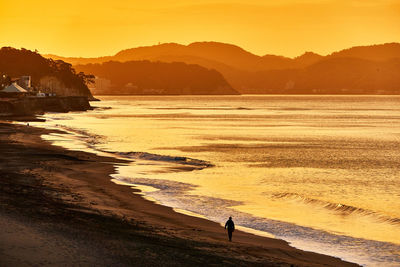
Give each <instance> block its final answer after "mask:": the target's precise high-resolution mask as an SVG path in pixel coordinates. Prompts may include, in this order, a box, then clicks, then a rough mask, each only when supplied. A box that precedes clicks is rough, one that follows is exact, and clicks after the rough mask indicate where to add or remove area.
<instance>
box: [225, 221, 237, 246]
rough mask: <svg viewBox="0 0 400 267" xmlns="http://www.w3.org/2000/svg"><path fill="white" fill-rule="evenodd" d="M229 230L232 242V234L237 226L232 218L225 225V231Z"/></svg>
mask: <svg viewBox="0 0 400 267" xmlns="http://www.w3.org/2000/svg"><path fill="white" fill-rule="evenodd" d="M227 228H228V237H229V241H231V242H232V233H233V231H235V224H234V223H233V221H232V217H229V220H227V221H226V223H225V229H227Z"/></svg>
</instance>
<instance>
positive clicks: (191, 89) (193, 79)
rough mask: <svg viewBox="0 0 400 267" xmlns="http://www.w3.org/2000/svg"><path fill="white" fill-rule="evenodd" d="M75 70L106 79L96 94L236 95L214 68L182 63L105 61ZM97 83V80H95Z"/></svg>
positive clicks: (77, 67)
mask: <svg viewBox="0 0 400 267" xmlns="http://www.w3.org/2000/svg"><path fill="white" fill-rule="evenodd" d="M75 67H76V69H77V70H78V71H82V72H85V73H92V74H94V75H96V76H97V77H100V78H101V79H103V80H104V79H105V80H108V81H109V83H110V84H109V85H108V86H102V87H101V88H100V91H98V92H97V94H132V95H146V94H161V95H232V94H238V92H237V91H235V90H234V89H233V88H232V87H231V86H230V85H229V84H228V82H227V81H226V80H225V78H224V77H223V76H222V75H221V74H220V73H219V72H217V71H215V70H209V69H206V68H204V67H201V66H199V65H188V64H185V63H180V62H175V63H165V62H150V61H128V62H117V61H108V62H104V63H100V64H99V63H96V64H86V65H76V66H75ZM99 82H101V81H99Z"/></svg>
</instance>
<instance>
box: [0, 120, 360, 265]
mask: <svg viewBox="0 0 400 267" xmlns="http://www.w3.org/2000/svg"><path fill="white" fill-rule="evenodd" d="M46 132H49V131H48V130H44V129H38V128H34V127H29V126H24V125H15V124H10V123H6V122H1V123H0V157H1V160H0V199H1V201H0V227H1V228H2V231H1V232H0V265H1V266H13V265H14V266H27V265H41V266H43V265H44V266H45V265H52V266H55V265H57V266H59V265H63V266H71V265H83V266H93V265H96V266H133V265H134V266H161V265H162V266H170V265H201V264H205V265H262V266H292V265H293V266H357V265H355V264H352V263H347V262H344V261H341V260H340V259H338V258H334V257H330V256H325V255H321V254H316V253H311V252H305V251H302V250H298V249H295V248H292V247H290V246H289V245H288V244H287V242H285V241H283V240H279V239H272V238H266V237H260V236H256V235H252V234H249V233H245V232H241V231H235V232H234V236H233V241H234V242H232V243H230V242H228V241H227V234H226V232H225V231H224V229H223V227H221V226H220V225H219V224H217V223H214V222H211V221H208V220H205V219H201V218H196V217H191V216H187V215H184V214H180V213H176V212H174V211H173V210H172V209H171V208H169V207H165V206H161V205H157V204H154V203H153V202H150V201H148V200H145V199H143V198H142V197H140V196H139V195H136V194H133V193H132V192H133V190H132V189H131V188H130V187H127V186H122V185H117V184H114V183H112V182H111V181H110V176H109V175H110V174H112V173H113V172H114V165H115V164H123V163H124V162H122V161H120V160H117V159H114V158H107V157H100V156H97V155H94V154H90V153H86V152H76V151H67V150H65V149H63V148H60V147H55V146H52V145H51V144H50V143H48V142H45V141H43V140H41V138H40V135H41V134H43V133H46Z"/></svg>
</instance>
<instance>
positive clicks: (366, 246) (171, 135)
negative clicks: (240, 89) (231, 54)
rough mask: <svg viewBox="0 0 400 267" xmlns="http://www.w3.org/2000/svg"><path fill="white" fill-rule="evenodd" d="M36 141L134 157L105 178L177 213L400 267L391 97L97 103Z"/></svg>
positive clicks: (398, 159)
mask: <svg viewBox="0 0 400 267" xmlns="http://www.w3.org/2000/svg"><path fill="white" fill-rule="evenodd" d="M99 98H100V99H101V101H100V102H92V105H93V106H95V107H96V109H94V110H92V111H88V112H71V113H48V114H46V115H43V117H44V118H45V119H46V122H44V123H43V122H36V123H32V124H34V125H36V126H40V127H46V128H58V129H63V130H65V131H67V132H68V133H69V134H59V133H57V134H56V133H54V134H51V135H44V136H43V138H44V139H46V140H50V141H52V142H53V143H54V144H55V145H60V146H63V147H66V148H68V149H76V150H85V151H89V152H95V153H98V154H107V155H112V156H115V157H121V158H126V159H130V160H131V163H130V164H127V165H122V166H117V170H116V173H115V174H114V175H113V179H112V181H113V182H116V183H123V184H126V185H127V186H135V187H137V188H139V189H141V190H142V192H141V194H142V195H143V197H145V198H147V199H150V200H152V201H155V202H157V203H160V204H162V205H166V206H170V207H173V208H174V209H175V210H176V211H177V212H182V213H186V214H189V215H192V216H200V217H205V218H207V219H209V220H212V221H216V222H219V223H224V222H225V221H226V219H227V218H228V217H229V216H232V217H233V220H234V221H235V224H236V225H239V226H241V227H242V229H244V230H246V231H250V232H254V233H256V234H260V235H267V236H273V237H276V238H281V239H284V240H286V241H288V242H290V244H291V245H292V246H294V247H297V248H300V249H304V250H310V251H315V252H319V253H323V254H328V255H333V256H337V257H340V258H342V259H345V260H348V261H352V262H356V263H359V264H362V265H365V266H400V97H399V96H273V95H243V96H103V97H99Z"/></svg>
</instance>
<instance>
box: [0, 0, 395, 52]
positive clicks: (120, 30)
mask: <svg viewBox="0 0 400 267" xmlns="http://www.w3.org/2000/svg"><path fill="white" fill-rule="evenodd" d="M196 41H217V42H224V43H231V44H235V45H238V46H240V47H242V48H244V49H246V50H248V51H250V52H252V53H254V54H258V55H265V54H278V55H284V56H290V57H295V56H298V55H300V54H302V53H304V52H305V51H313V52H316V53H320V54H323V55H325V54H328V53H331V52H333V51H336V50H340V49H343V48H348V47H351V46H356V45H371V44H378V43H386V42H399V41H400V1H396V0H385V1H379V2H378V1H370V0H366V1H360V0H349V1H344V0H340V1H331V0H314V1H311V0H284V1H268V2H266V1H261V0H252V1H244V0H236V1H233V0H231V1H226V0H221V1H219V2H217V3H216V2H214V1H210V0H202V1H195V0H187V1H182V0H178V1H171V0H150V1H146V2H142V1H124V0H115V1H113V2H109V1H104V0H99V1H85V2H80V1H77V0H70V1H66V0H60V1H50V0H39V1H23V0H14V1H5V0H0V46H13V47H17V48H20V47H24V48H27V49H31V50H34V49H37V50H39V52H40V53H52V54H57V55H62V56H82V57H94V56H105V55H113V54H115V53H117V52H118V51H120V50H122V49H126V48H131V47H137V46H147V45H154V44H158V43H160V42H161V43H169V42H175V43H180V44H189V43H192V42H196Z"/></svg>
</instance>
